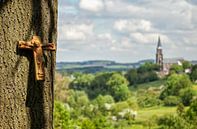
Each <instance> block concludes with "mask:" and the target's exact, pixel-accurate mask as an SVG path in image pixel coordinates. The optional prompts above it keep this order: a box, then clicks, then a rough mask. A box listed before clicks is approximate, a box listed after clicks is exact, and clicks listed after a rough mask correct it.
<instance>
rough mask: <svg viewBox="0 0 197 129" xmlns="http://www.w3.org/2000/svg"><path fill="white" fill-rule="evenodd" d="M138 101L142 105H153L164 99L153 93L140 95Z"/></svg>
mask: <svg viewBox="0 0 197 129" xmlns="http://www.w3.org/2000/svg"><path fill="white" fill-rule="evenodd" d="M137 102H138V105H139V106H140V107H153V106H158V105H161V104H162V101H161V100H160V99H158V98H157V97H156V96H151V95H144V96H141V97H138V99H137Z"/></svg>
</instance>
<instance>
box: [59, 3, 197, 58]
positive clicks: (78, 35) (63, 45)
mask: <svg viewBox="0 0 197 129" xmlns="http://www.w3.org/2000/svg"><path fill="white" fill-rule="evenodd" d="M58 8H59V10H58V49H57V62H60V61H69V62H70V61H85V60H114V61H117V62H136V61H139V60H143V59H155V53H156V46H157V41H158V36H160V38H161V43H162V47H163V54H164V58H174V57H183V58H185V59H187V60H196V59H197V58H196V53H197V52H196V50H197V0H59V6H58Z"/></svg>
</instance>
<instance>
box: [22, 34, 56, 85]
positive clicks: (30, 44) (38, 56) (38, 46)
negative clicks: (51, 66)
mask: <svg viewBox="0 0 197 129" xmlns="http://www.w3.org/2000/svg"><path fill="white" fill-rule="evenodd" d="M18 48H20V49H29V50H33V55H34V64H35V74H36V75H35V76H36V80H37V81H40V80H44V78H45V72H44V57H43V50H51V51H55V50H56V47H55V44H54V43H48V44H46V45H43V44H42V43H41V39H40V37H39V36H33V39H32V40H31V41H27V42H26V41H19V43H18Z"/></svg>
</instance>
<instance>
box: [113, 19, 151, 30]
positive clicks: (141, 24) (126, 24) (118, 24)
mask: <svg viewBox="0 0 197 129" xmlns="http://www.w3.org/2000/svg"><path fill="white" fill-rule="evenodd" d="M114 28H115V29H116V30H118V31H129V32H132V31H151V30H152V29H153V28H152V24H151V22H150V21H147V20H137V19H132V20H126V19H121V20H118V21H115V23H114Z"/></svg>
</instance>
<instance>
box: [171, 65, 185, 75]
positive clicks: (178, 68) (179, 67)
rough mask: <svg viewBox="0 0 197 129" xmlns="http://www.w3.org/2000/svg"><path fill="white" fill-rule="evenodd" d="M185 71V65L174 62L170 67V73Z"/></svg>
mask: <svg viewBox="0 0 197 129" xmlns="http://www.w3.org/2000/svg"><path fill="white" fill-rule="evenodd" d="M181 72H183V66H182V65H178V64H173V65H172V66H171V68H170V73H181Z"/></svg>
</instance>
